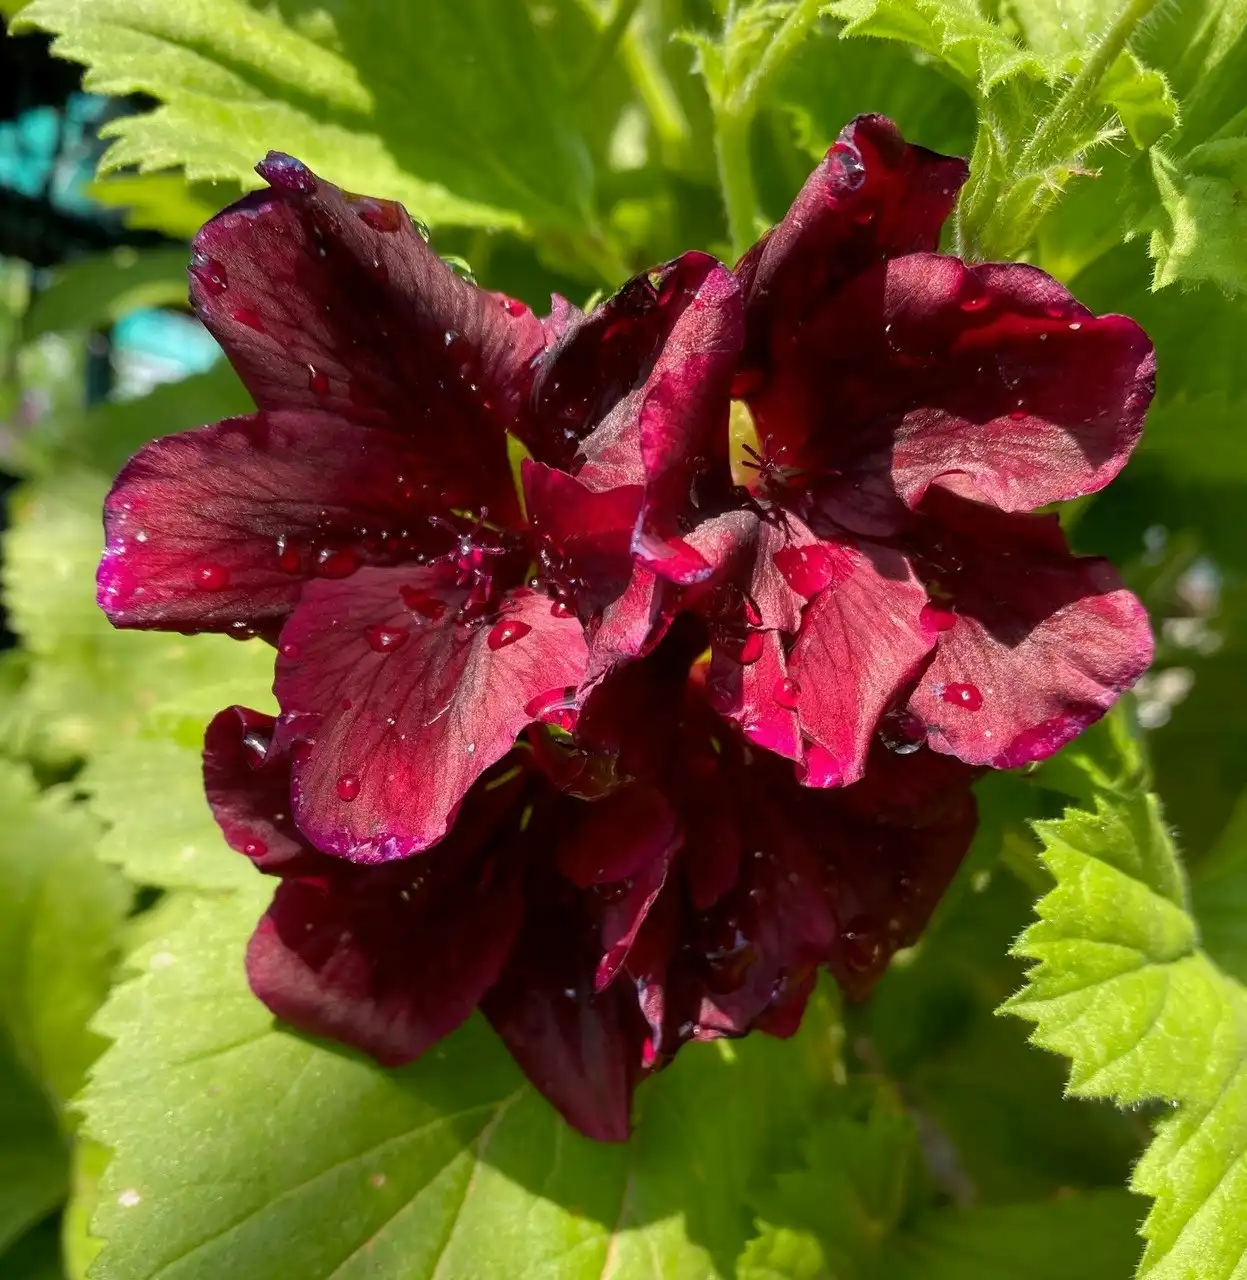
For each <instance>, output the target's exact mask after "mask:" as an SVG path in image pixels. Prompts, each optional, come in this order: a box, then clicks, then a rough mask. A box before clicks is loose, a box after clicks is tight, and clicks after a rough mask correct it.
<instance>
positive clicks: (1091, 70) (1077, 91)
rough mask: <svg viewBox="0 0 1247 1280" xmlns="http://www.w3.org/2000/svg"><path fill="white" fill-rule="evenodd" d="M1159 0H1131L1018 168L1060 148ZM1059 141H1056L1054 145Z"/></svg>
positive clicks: (1039, 161) (1025, 151)
mask: <svg viewBox="0 0 1247 1280" xmlns="http://www.w3.org/2000/svg"><path fill="white" fill-rule="evenodd" d="M1157 3H1158V0H1129V2H1128V3H1127V4H1126V6H1125V7H1124V8H1123V9H1122V11H1121V12H1120V13H1119V14H1118V15H1117V17H1116V19H1115V20H1114V22H1113V25H1112V26H1111V27H1109V29H1108V31H1107V32H1106V34H1105V36H1104V38H1103V39H1102V40H1101V41H1100V43H1099V44H1098V45H1096V47H1095V49H1094V50H1093V51H1092V54H1091V57H1089V58H1088V59H1087V61H1086V62H1085V63H1083V65H1082V68H1081V70H1080V71H1079V72H1078V74H1077V75H1076V76H1075V77H1074V78H1073V80H1071V81H1070V84H1069V87H1068V88H1067V89H1066V90H1065V92H1064V93H1063V94H1062V95H1061V96H1060V98H1059V99H1058V100H1057V103H1056V105H1055V106H1054V107H1053V108H1052V110H1051V111H1050V112H1049V113H1048V116H1047V118H1046V119H1045V120H1044V122H1043V123H1042V124H1041V125H1040V126H1039V128H1038V129H1036V130H1035V135H1034V137H1033V138H1031V140H1030V142H1028V143H1027V144H1026V146H1025V147H1024V148H1023V149H1022V152H1021V154H1020V155H1019V156H1018V163H1017V166H1016V168H1017V169H1018V170H1020V171H1025V170H1027V169H1029V168H1032V167H1034V166H1036V165H1040V164H1043V163H1044V162H1045V161H1046V160H1047V159H1048V155H1047V152H1048V150H1050V149H1051V150H1054V151H1060V150H1062V149H1063V148H1062V147H1061V143H1062V142H1063V141H1064V135H1065V133H1066V132H1067V130H1068V129H1069V125H1070V121H1071V120H1072V119H1074V118H1075V117H1076V116H1078V115H1080V114H1081V113H1082V112H1084V111H1085V110H1086V109H1087V107H1088V105H1089V104H1090V103H1091V101H1092V99H1093V98H1094V95H1095V93H1096V90H1097V89H1099V87H1100V81H1101V80H1103V79H1104V77H1105V75H1106V74H1107V73H1108V70H1109V68H1110V67H1111V66H1112V65H1113V63H1114V62H1116V61H1117V59H1118V57H1119V56H1120V55H1121V53H1122V52H1123V51H1124V50H1125V48H1126V45H1127V43H1128V42H1129V40H1130V37H1131V36H1132V35H1134V33H1135V31H1136V30H1137V28H1138V26H1139V23H1140V22H1142V21H1143V19H1144V18H1146V17H1147V15H1148V14H1149V13H1151V11H1152V10H1153V9H1154V8H1155V7H1156V5H1157ZM1054 143H1055V145H1054Z"/></svg>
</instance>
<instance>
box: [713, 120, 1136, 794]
mask: <svg viewBox="0 0 1247 1280" xmlns="http://www.w3.org/2000/svg"><path fill="white" fill-rule="evenodd" d="M966 174H967V170H966V166H965V164H964V162H963V161H961V160H955V159H950V158H948V157H946V156H940V155H936V154H934V153H933V152H930V151H926V150H924V149H923V148H921V147H916V146H911V145H908V144H906V143H905V142H904V140H903V139H902V138H901V137H900V135H899V134H898V133H897V131H896V129H895V128H894V126H893V125H892V124H891V123H890V122H889V121H887V120H885V119H883V118H882V117H879V116H863V117H860V118H858V119H857V120H855V121H854V122H853V123H852V124H850V125H849V126H848V128H846V129H845V131H844V133H843V134H842V135H841V137H840V139H839V141H837V142H836V144H835V145H834V146H833V147H832V148H831V149H830V151H829V152H828V153H827V156H826V158H825V159H824V161H823V162H822V163H821V164H820V165H819V166H818V168H817V169H816V170H815V171H814V173H813V174H812V175H811V177H810V179H809V180H808V181H807V183H806V184H805V187H804V188H803V190H802V191H801V193H800V194H799V195H798V196H797V199H796V200H795V202H794V203H793V205H792V208H791V209H790V210H789V212H788V214H787V215H786V216H785V218H784V219H783V221H782V222H780V223H779V224H778V225H777V226H775V227H774V228H773V229H772V230H771V231H769V232H768V233H767V234H766V235H765V236H764V237H763V238H762V239H761V240H760V241H759V242H758V243H757V244H756V245H754V247H753V248H752V249H751V250H750V251H749V252H748V253H747V254H746V255H745V257H744V258H743V259H742V261H741V262H740V264H739V266H738V267H737V275H738V277H739V279H740V282H741V286H742V289H743V293H744V306H745V325H746V339H745V348H744V352H743V354H742V357H741V361H740V365H739V369H738V372H737V377H736V379H735V383H734V387H733V395H734V396H736V397H737V398H738V401H739V402H740V404H741V406H743V409H744V412H741V411H738V412H737V414H736V417H737V418H738V420H739V419H740V418H746V419H747V420H751V424H752V430H753V432H754V433H755V436H756V438H755V439H754V440H753V442H752V443H751V444H750V445H749V456H748V457H746V458H744V460H743V470H744V471H745V476H746V477H747V479H746V489H747V495H748V496H747V498H746V501H745V504H744V505H746V506H747V507H751V508H752V509H753V511H754V513H755V518H756V520H757V521H758V522H759V523H760V524H761V525H762V526H763V527H762V528H761V531H760V532H759V530H758V528H757V527H756V526H755V528H754V531H753V534H752V535H751V536H752V537H753V539H754V542H755V544H756V551H755V552H754V553H752V554H747V555H744V556H741V557H740V563H739V565H738V568H737V571H736V574H735V576H734V578H733V579H732V580H731V582H729V583H728V584H727V585H728V587H729V588H731V587H732V585H733V583H734V584H735V591H734V592H733V591H732V590H730V589H729V590H727V591H720V592H719V594H718V595H717V597H715V598H714V600H713V601H712V613H714V614H715V616H717V619H718V631H719V633H720V639H719V642H718V643H717V644H716V660H717V661H716V672H717V674H716V693H717V698H718V705H720V706H721V707H722V708H723V710H724V711H725V712H726V713H727V714H729V715H731V716H732V717H733V718H735V719H736V720H737V721H738V722H739V723H740V724H741V725H742V726H743V727H744V728H745V731H746V732H747V733H748V734H749V735H750V736H751V737H752V738H753V739H754V740H755V741H757V742H758V743H760V744H761V745H763V746H766V747H769V748H771V749H772V750H777V751H781V752H783V753H785V754H788V755H790V756H792V757H793V758H794V759H796V760H797V761H798V762H799V767H800V768H801V770H802V771H803V773H804V775H805V776H806V778H807V780H808V781H809V782H811V783H812V784H814V785H834V784H837V783H845V782H852V781H853V780H855V779H857V778H859V777H861V776H862V772H863V770H864V768H865V766H866V760H867V755H868V751H869V746H870V743H871V740H872V738H873V736H874V735H875V733H876V731H877V730H881V731H882V732H883V734H884V736H885V737H886V738H887V739H888V740H890V741H891V742H892V743H893V744H894V745H895V746H896V747H898V748H899V749H901V750H906V749H911V748H913V747H914V746H916V745H917V744H919V743H922V742H926V743H929V744H930V746H931V747H933V748H934V749H935V750H936V751H938V752H945V753H949V754H951V755H954V756H956V757H958V758H960V759H961V760H963V761H966V762H969V763H972V764H979V765H990V766H994V767H997V768H1008V767H1012V766H1016V765H1021V764H1025V763H1027V762H1029V761H1033V760H1039V759H1042V758H1044V757H1046V756H1048V755H1050V754H1051V753H1052V752H1054V751H1056V750H1057V749H1058V748H1059V747H1061V746H1062V745H1063V744H1064V743H1065V742H1067V741H1068V740H1069V739H1070V738H1072V737H1074V736H1075V735H1076V734H1077V733H1079V732H1080V731H1081V730H1082V729H1083V728H1085V727H1086V726H1087V725H1088V724H1089V723H1091V722H1092V721H1093V720H1095V719H1097V718H1098V717H1099V716H1101V715H1103V714H1104V712H1105V711H1106V710H1107V709H1108V708H1109V707H1110V706H1111V705H1112V704H1113V702H1114V701H1115V700H1116V698H1117V697H1118V695H1119V694H1120V693H1121V692H1122V691H1123V690H1124V689H1125V688H1127V687H1129V686H1130V685H1131V684H1132V683H1133V682H1134V681H1135V680H1136V679H1137V678H1138V677H1139V675H1140V674H1142V672H1143V671H1144V669H1145V668H1146V667H1147V665H1148V663H1149V661H1150V658H1151V653H1152V640H1151V632H1150V629H1149V627H1148V622H1147V618H1146V615H1145V614H1144V611H1143V609H1142V606H1141V605H1140V604H1139V602H1138V601H1137V600H1136V599H1135V598H1134V596H1132V595H1131V594H1130V593H1129V592H1128V591H1126V590H1125V589H1124V588H1123V587H1122V585H1121V581H1120V579H1119V578H1118V576H1117V574H1116V573H1115V571H1114V570H1113V569H1112V567H1111V566H1110V565H1108V564H1107V563H1105V562H1104V561H1102V560H1097V559H1082V558H1075V557H1074V556H1072V555H1071V554H1070V552H1069V550H1068V548H1067V546H1066V543H1065V540H1064V538H1063V536H1062V533H1061V531H1060V528H1059V526H1058V524H1057V521H1056V518H1055V517H1054V516H1050V515H1044V514H1031V513H1033V512H1036V511H1038V510H1039V509H1040V508H1043V507H1046V506H1047V505H1048V504H1050V503H1054V502H1058V501H1062V500H1066V499H1071V498H1077V497H1079V496H1081V495H1084V494H1089V493H1094V492H1095V491H1096V490H1098V489H1100V488H1101V487H1102V486H1103V485H1105V484H1107V483H1108V481H1110V480H1111V479H1112V478H1113V476H1115V475H1116V474H1117V472H1118V471H1119V470H1120V469H1121V467H1122V466H1123V465H1124V463H1125V461H1126V459H1127V457H1128V456H1129V453H1130V451H1131V449H1132V448H1133V447H1134V445H1135V443H1136V441H1137V440H1138V438H1139V433H1140V431H1141V428H1142V423H1143V416H1144V412H1145V410H1146V408H1147V405H1148V402H1149V400H1150V399H1151V395H1152V390H1153V376H1154V359H1153V354H1152V347H1151V344H1150V342H1149V341H1148V339H1147V337H1146V335H1145V334H1144V333H1143V332H1142V331H1141V330H1140V329H1139V327H1138V326H1137V325H1136V324H1134V322H1133V321H1131V320H1128V319H1126V318H1125V317H1123V316H1117V315H1106V316H1096V315H1093V314H1092V313H1091V312H1090V311H1088V310H1087V309H1086V308H1085V307H1083V306H1082V305H1081V304H1080V303H1078V302H1077V301H1076V300H1075V299H1074V298H1073V297H1072V296H1071V295H1070V294H1069V292H1068V291H1067V290H1066V289H1065V288H1064V287H1063V286H1061V285H1060V284H1058V283H1057V282H1056V281H1055V280H1053V279H1052V278H1051V277H1049V276H1047V275H1045V274H1044V273H1043V272H1042V271H1039V270H1037V269H1036V268H1034V267H1031V266H1025V265H1022V264H1000V263H985V264H981V265H974V264H969V263H965V262H962V261H961V260H960V259H958V258H955V257H950V256H947V255H943V254H939V253H937V252H936V251H935V250H936V246H937V241H938V238H939V234H940V228H941V226H942V224H943V222H944V220H945V218H946V217H947V216H948V214H949V212H950V210H951V209H952V206H953V202H954V200H955V198H956V195H957V191H958V188H959V187H960V186H961V184H962V183H963V182H964V181H965V178H966ZM738 518H742V519H743V518H744V517H743V516H742V517H738ZM767 526H769V527H767ZM776 570H778V572H779V574H780V575H781V576H782V578H783V579H784V581H785V582H786V583H787V584H788V586H789V587H790V588H791V589H792V590H793V591H794V592H796V593H797V595H798V596H799V597H801V601H802V606H803V607H802V608H801V609H800V611H799V617H798V620H797V622H796V625H793V614H792V605H791V601H789V600H786V599H783V598H782V596H780V597H777V596H776V594H775V592H774V590H770V591H768V592H766V593H763V594H759V593H758V592H757V591H756V590H754V589H753V588H754V586H755V585H756V584H757V583H758V582H759V580H766V579H768V578H769V579H773V577H774V574H775V571H776ZM751 627H752V628H755V629H756V634H755V635H754V637H753V639H752V641H751V648H750V649H749V651H748V652H747V653H746V654H745V658H746V659H748V660H749V661H747V662H745V663H744V665H742V661H741V652H740V645H741V640H740V637H741V635H742V634H745V633H746V632H747V630H748V629H749V628H751Z"/></svg>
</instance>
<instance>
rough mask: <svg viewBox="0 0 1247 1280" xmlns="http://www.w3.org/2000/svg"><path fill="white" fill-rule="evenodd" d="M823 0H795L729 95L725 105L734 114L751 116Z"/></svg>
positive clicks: (792, 52)
mask: <svg viewBox="0 0 1247 1280" xmlns="http://www.w3.org/2000/svg"><path fill="white" fill-rule="evenodd" d="M823 3H824V0H797V4H796V5H795V6H794V7H793V9H792V10H791V11H790V12H789V14H788V16H787V17H786V18H785V19H784V20H783V22H781V23H780V24H779V26H778V27H777V28H776V30H775V34H774V35H773V36H772V37H771V38H770V40H768V41H767V45H766V48H765V49H764V50H763V51H762V56H761V57H760V58H759V59H758V61H757V62H756V63H755V64H754V68H753V70H752V71H751V72H750V73H749V75H748V76H747V77H746V79H745V83H744V84H742V85H741V86H740V88H739V89H737V90H736V91H735V92H734V93H733V94H732V95H731V100H730V102H729V103H728V108H729V110H730V111H731V112H732V113H733V114H735V115H746V116H748V117H749V119H751V120H752V119H753V115H754V112H755V111H757V109H758V102H759V100H760V99H761V97H762V94H763V92H764V91H765V90H766V89H767V88H769V87H770V82H771V81H772V80H773V79H774V78H775V76H776V75H777V74H778V72H779V71H780V70H781V69H782V68H783V65H784V63H785V62H787V61H788V59H789V58H790V57H792V55H793V54H794V53H795V52H796V49H797V46H798V45H799V44H800V43H801V41H802V40H804V39H805V33H806V32H807V31H808V30H809V28H810V24H811V23H813V22H814V20H815V19H816V18H817V17H818V12H819V10H820V9H821V8H822V6H823Z"/></svg>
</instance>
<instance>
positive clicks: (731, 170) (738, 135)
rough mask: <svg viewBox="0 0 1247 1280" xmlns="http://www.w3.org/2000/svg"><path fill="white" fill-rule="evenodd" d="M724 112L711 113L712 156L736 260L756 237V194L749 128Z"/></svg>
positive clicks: (748, 120) (747, 122) (739, 119)
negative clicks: (717, 174) (712, 124)
mask: <svg viewBox="0 0 1247 1280" xmlns="http://www.w3.org/2000/svg"><path fill="white" fill-rule="evenodd" d="M751 123H752V118H747V119H742V118H741V117H739V116H734V115H731V114H729V113H728V112H727V111H726V110H723V111H718V112H716V113H715V121H714V153H715V159H716V160H717V161H718V166H719V186H720V188H721V189H722V191H723V205H724V207H725V208H726V210H727V229H728V235H729V236H730V238H731V241H732V252H733V253H734V254H735V255H736V256H737V257H738V258H739V257H740V256H741V255H742V254H743V253H744V252H745V250H746V249H748V248H749V246H750V245H751V244H752V243H753V242H754V239H755V238H756V236H757V218H758V193H757V190H756V189H755V187H754V181H753V163H752V161H751V159H750V156H749V126H750V124H751Z"/></svg>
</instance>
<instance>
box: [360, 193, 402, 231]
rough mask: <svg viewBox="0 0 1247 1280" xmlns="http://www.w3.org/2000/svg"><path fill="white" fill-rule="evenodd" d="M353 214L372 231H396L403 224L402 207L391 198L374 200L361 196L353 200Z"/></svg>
mask: <svg viewBox="0 0 1247 1280" xmlns="http://www.w3.org/2000/svg"><path fill="white" fill-rule="evenodd" d="M355 215H356V217H358V218H359V220H360V221H361V222H362V223H364V224H365V225H366V226H369V227H371V228H372V229H373V230H374V231H397V230H398V229H399V227H401V226H402V225H403V221H404V219H403V208H402V206H401V205H398V204H395V203H394V201H393V200H374V199H372V198H371V197H370V196H361V197H360V198H359V199H358V200H357V201H356V202H355Z"/></svg>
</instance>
